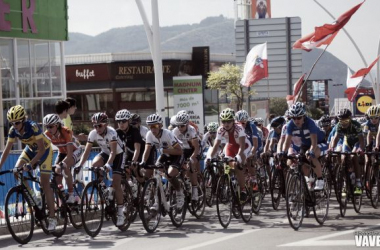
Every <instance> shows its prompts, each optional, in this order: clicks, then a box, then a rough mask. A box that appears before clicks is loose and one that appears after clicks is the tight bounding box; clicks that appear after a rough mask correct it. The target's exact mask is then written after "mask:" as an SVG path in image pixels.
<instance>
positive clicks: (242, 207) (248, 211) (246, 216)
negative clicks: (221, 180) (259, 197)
mask: <svg viewBox="0 0 380 250" xmlns="http://www.w3.org/2000/svg"><path fill="white" fill-rule="evenodd" d="M247 182H249V180H247ZM245 186H246V190H247V199H246V200H245V201H244V202H240V203H239V200H240V199H239V198H238V197H237V196H236V193H235V195H234V200H235V202H236V203H238V208H239V213H240V216H241V218H242V220H243V221H244V222H245V223H248V222H249V221H250V220H251V218H252V207H253V204H252V189H248V185H247V183H246V185H245ZM257 193H260V192H257Z"/></svg>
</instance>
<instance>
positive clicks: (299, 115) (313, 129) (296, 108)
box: [280, 102, 327, 191]
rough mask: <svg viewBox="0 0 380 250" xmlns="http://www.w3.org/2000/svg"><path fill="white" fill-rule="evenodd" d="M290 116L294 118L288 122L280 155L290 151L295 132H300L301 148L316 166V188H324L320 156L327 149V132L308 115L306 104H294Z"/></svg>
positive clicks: (317, 189)
mask: <svg viewBox="0 0 380 250" xmlns="http://www.w3.org/2000/svg"><path fill="white" fill-rule="evenodd" d="M289 116H290V117H291V119H292V120H291V121H290V122H289V123H288V124H287V128H286V137H285V143H284V145H283V148H282V152H280V157H281V156H282V155H284V154H285V152H287V151H288V149H289V147H290V144H291V141H292V137H293V134H298V135H299V137H300V138H301V142H302V144H301V150H303V151H306V154H307V155H308V160H310V161H311V162H312V163H313V165H314V166H315V174H316V175H317V181H316V183H315V188H314V190H316V191H319V190H322V189H323V187H324V184H325V183H324V180H323V178H322V167H321V163H320V162H319V159H318V158H319V157H320V156H322V155H323V154H324V153H325V152H326V151H327V144H326V141H325V133H324V132H323V131H322V130H321V129H319V128H318V126H317V124H316V122H315V121H314V120H312V119H311V118H309V117H307V116H306V110H305V105H304V104H303V103H301V102H297V103H295V104H293V105H292V107H291V108H290V109H289Z"/></svg>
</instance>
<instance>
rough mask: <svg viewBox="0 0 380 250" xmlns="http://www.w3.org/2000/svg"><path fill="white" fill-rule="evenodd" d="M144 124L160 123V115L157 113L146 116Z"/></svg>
mask: <svg viewBox="0 0 380 250" xmlns="http://www.w3.org/2000/svg"><path fill="white" fill-rule="evenodd" d="M146 124H147V125H153V124H162V117H161V116H160V115H159V114H152V115H150V116H148V117H147V118H146Z"/></svg>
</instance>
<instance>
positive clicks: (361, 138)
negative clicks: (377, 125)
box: [358, 134, 365, 151]
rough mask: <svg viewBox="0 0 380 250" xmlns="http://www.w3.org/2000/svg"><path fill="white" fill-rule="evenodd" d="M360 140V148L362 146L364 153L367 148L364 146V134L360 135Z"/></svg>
mask: <svg viewBox="0 0 380 250" xmlns="http://www.w3.org/2000/svg"><path fill="white" fill-rule="evenodd" d="M358 138H359V146H360V148H361V149H362V150H363V151H364V149H365V146H364V136H363V134H360V135H359V136H358Z"/></svg>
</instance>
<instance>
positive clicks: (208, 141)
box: [201, 132, 215, 148]
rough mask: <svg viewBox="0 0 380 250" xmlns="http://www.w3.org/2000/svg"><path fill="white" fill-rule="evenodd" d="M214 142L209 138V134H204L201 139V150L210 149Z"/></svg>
mask: <svg viewBox="0 0 380 250" xmlns="http://www.w3.org/2000/svg"><path fill="white" fill-rule="evenodd" d="M214 141H215V139H213V138H212V137H211V134H210V132H207V133H206V134H204V136H203V138H202V143H201V145H202V148H207V147H212V146H214Z"/></svg>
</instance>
